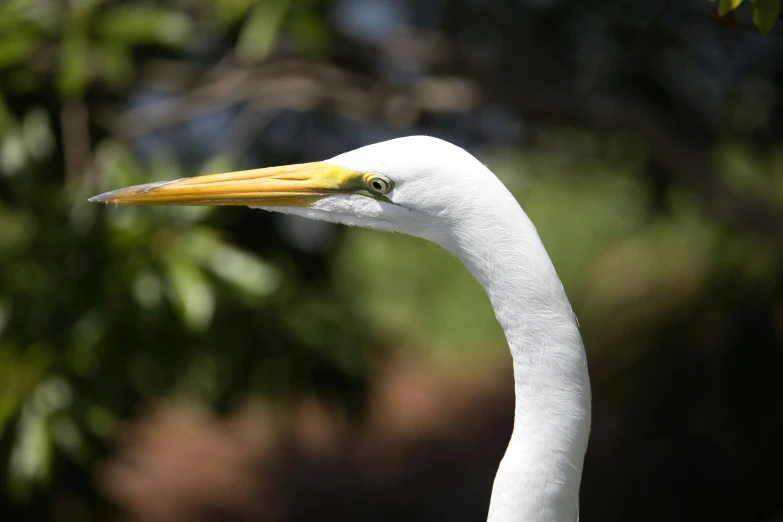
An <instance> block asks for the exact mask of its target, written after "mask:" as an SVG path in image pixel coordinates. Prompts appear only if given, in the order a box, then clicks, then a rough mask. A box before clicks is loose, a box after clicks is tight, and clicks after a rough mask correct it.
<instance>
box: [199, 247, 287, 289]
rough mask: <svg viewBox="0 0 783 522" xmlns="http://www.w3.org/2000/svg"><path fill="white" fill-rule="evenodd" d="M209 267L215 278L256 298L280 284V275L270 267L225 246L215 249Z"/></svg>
mask: <svg viewBox="0 0 783 522" xmlns="http://www.w3.org/2000/svg"><path fill="white" fill-rule="evenodd" d="M209 266H210V268H211V269H212V272H213V273H214V274H215V275H216V276H218V277H220V278H222V279H223V280H224V281H227V282H229V283H232V284H234V285H236V286H237V287H238V288H240V289H241V290H243V291H245V292H248V293H250V294H252V295H254V296H256V297H263V296H267V295H269V294H271V293H272V292H274V291H275V289H277V287H278V285H279V283H280V274H279V273H278V272H277V270H275V269H274V268H273V267H272V266H270V265H268V264H267V263H265V262H263V261H262V260H261V259H259V258H257V257H255V256H253V255H252V254H249V253H246V252H243V251H242V250H240V249H238V248H236V247H233V246H230V245H226V244H221V245H218V246H217V248H215V250H214V252H213V253H212V255H211V257H210V263H209Z"/></svg>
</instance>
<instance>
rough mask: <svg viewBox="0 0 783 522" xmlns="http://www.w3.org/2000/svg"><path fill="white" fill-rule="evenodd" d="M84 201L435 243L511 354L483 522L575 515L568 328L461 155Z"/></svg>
mask: <svg viewBox="0 0 783 522" xmlns="http://www.w3.org/2000/svg"><path fill="white" fill-rule="evenodd" d="M90 201H95V202H101V203H115V204H120V205H246V206H250V207H257V208H261V209H264V210H270V211H274V212H284V213H289V214H296V215H299V216H304V217H307V218H311V219H319V220H324V221H331V222H335V223H342V224H345V225H350V226H360V227H368V228H374V229H378V230H383V231H388V232H401V233H405V234H410V235H413V236H418V237H422V238H424V239H428V240H430V241H433V242H435V243H437V244H438V245H441V246H442V247H443V248H445V249H446V250H448V251H449V252H451V253H452V254H454V255H455V256H457V257H458V258H459V259H460V260H461V261H462V262H463V263H464V264H465V266H466V267H467V268H468V269H469V270H470V271H471V273H472V274H473V276H474V277H475V278H476V279H477V280H478V282H479V283H480V284H481V286H482V287H483V288H484V290H485V291H486V293H487V295H488V296H489V299H490V301H491V302H492V306H493V308H494V311H495V316H496V317H497V320H498V322H499V323H500V325H501V326H502V327H503V330H504V332H505V334H506V338H507V340H508V344H509V347H510V349H511V356H512V359H513V368H514V383H515V392H516V403H515V415H514V430H513V433H512V436H511V440H510V442H509V445H508V448H507V450H506V453H505V456H504V457H503V459H502V461H501V463H500V467H499V469H498V472H497V475H496V477H495V482H494V485H493V489H492V496H491V500H490V506H489V514H488V520H489V521H491V522H512V521H516V522H518V521H525V522H573V521H574V520H576V519H577V518H578V497H579V485H580V481H581V475H582V465H583V462H584V455H585V451H586V448H587V439H588V433H589V430H590V381H589V378H588V373H587V361H586V357H585V351H584V346H583V344H582V338H581V336H580V335H579V328H578V324H577V321H576V318H575V317H574V314H573V312H572V310H571V305H570V304H569V302H568V298H567V297H566V294H565V291H564V290H563V286H562V284H561V282H560V280H559V278H558V277H557V273H556V272H555V269H554V267H553V265H552V262H551V261H550V259H549V256H548V255H547V253H546V250H545V249H544V246H543V244H542V243H541V240H540V238H539V236H538V232H537V231H536V228H535V227H534V226H533V224H532V223H531V221H530V220H529V218H528V217H527V215H526V214H525V212H524V211H523V210H522V208H521V207H520V206H519V204H518V203H517V201H516V200H515V199H514V197H513V196H512V195H511V193H510V192H509V191H508V190H507V189H506V188H505V186H503V184H502V183H501V182H500V180H498V178H497V177H495V175H494V174H492V172H491V171H490V170H489V169H487V168H486V167H485V166H484V165H482V164H481V163H480V162H479V161H478V160H477V159H476V158H474V157H473V156H472V155H470V154H469V153H468V152H466V151H465V150H463V149H461V148H459V147H457V146H455V145H452V144H450V143H448V142H445V141H442V140H439V139H436V138H431V137H425V136H415V137H407V138H399V139H395V140H390V141H386V142H382V143H376V144H374V145H369V146H366V147H363V148H360V149H357V150H354V151H351V152H347V153H345V154H341V155H339V156H336V157H334V158H332V159H330V160H327V161H323V162H314V163H304V164H301V165H289V166H284V167H271V168H264V169H257V170H247V171H241V172H231V173H227V174H214V175H209V176H199V177H194V178H186V179H180V180H174V181H162V182H158V183H149V184H146V185H138V186H135V187H129V188H125V189H120V190H115V191H113V192H107V193H105V194H101V195H100V196H95V197H93V198H91V199H90ZM371 269H372V267H368V270H371ZM376 276H377V277H384V274H383V273H382V272H378V273H377V274H376Z"/></svg>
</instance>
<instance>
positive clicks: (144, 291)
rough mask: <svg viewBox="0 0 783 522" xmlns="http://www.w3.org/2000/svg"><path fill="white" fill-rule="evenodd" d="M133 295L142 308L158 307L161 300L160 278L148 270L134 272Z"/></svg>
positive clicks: (161, 285) (161, 286) (161, 287)
mask: <svg viewBox="0 0 783 522" xmlns="http://www.w3.org/2000/svg"><path fill="white" fill-rule="evenodd" d="M133 297H135V298H136V302H137V303H139V305H141V306H142V307H144V308H147V309H155V308H158V307H159V306H160V303H161V301H162V300H163V284H162V283H161V281H160V278H159V277H158V276H157V275H156V274H154V273H152V272H150V271H149V270H143V271H141V272H139V273H138V274H136V277H135V279H134V280H133Z"/></svg>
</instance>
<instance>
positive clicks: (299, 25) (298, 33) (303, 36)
mask: <svg viewBox="0 0 783 522" xmlns="http://www.w3.org/2000/svg"><path fill="white" fill-rule="evenodd" d="M291 32H292V34H293V36H294V38H295V39H296V42H297V43H298V44H299V47H300V48H301V49H302V50H304V51H305V52H308V53H323V51H324V48H325V47H326V44H327V42H328V34H327V32H326V27H324V21H323V20H322V19H321V17H320V16H318V15H317V14H316V13H314V12H312V11H311V10H308V11H304V12H298V13H297V14H296V16H294V18H293V20H292V21H291Z"/></svg>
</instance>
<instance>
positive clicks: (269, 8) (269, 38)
mask: <svg viewBox="0 0 783 522" xmlns="http://www.w3.org/2000/svg"><path fill="white" fill-rule="evenodd" d="M287 10H288V0H261V1H260V2H259V4H258V5H257V6H256V7H255V8H253V10H252V11H251V13H250V17H249V18H248V20H247V21H246V22H245V25H244V27H243V28H242V33H241V35H240V37H239V43H238V44H237V49H236V53H237V56H238V57H239V58H240V59H241V60H245V61H249V62H253V61H260V60H263V59H264V58H266V57H267V56H268V55H269V53H270V52H271V51H272V48H273V46H274V45H275V42H277V37H278V33H279V32H280V27H281V26H282V23H283V19H284V18H285V14H286V11H287Z"/></svg>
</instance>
